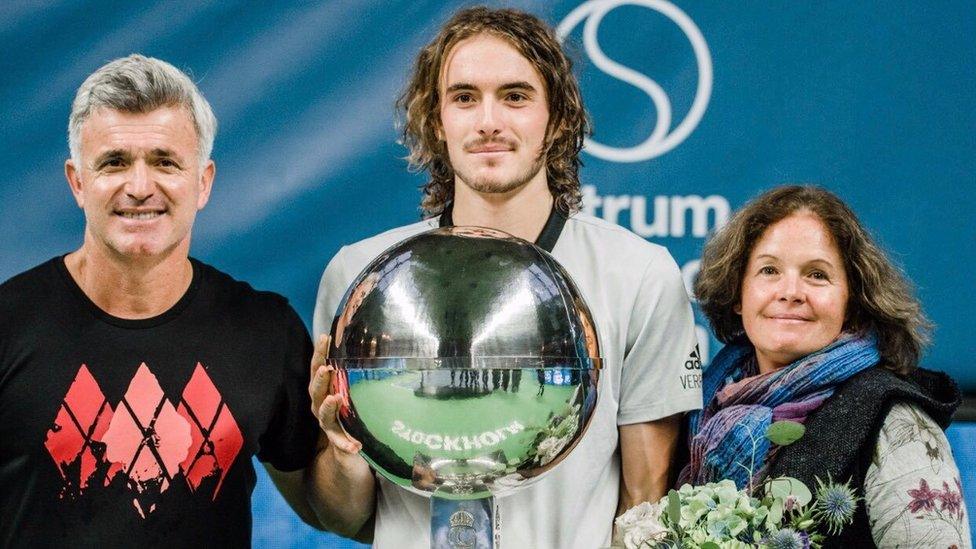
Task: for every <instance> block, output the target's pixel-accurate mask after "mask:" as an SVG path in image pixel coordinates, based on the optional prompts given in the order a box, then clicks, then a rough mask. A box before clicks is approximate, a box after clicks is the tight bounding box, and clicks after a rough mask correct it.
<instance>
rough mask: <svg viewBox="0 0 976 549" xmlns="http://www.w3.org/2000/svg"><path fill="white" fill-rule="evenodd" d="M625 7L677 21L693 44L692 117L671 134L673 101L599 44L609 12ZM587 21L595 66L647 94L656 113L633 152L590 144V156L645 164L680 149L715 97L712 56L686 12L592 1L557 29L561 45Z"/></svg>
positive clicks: (648, 0) (655, 0)
mask: <svg viewBox="0 0 976 549" xmlns="http://www.w3.org/2000/svg"><path fill="white" fill-rule="evenodd" d="M623 5H635V6H643V7H646V8H650V9H652V10H655V11H657V12H659V13H661V14H662V15H664V16H666V17H667V18H668V19H670V20H671V21H673V22H674V23H675V24H676V25H677V26H678V27H679V28H680V29H681V31H682V32H684V34H685V36H686V37H687V38H688V41H689V42H691V47H692V50H693V51H694V52H695V61H696V62H697V64H698V87H697V89H696V90H695V99H694V101H692V104H691V108H690V109H689V110H688V114H686V115H685V117H684V119H682V120H681V122H680V123H679V124H678V125H677V126H675V127H674V129H672V128H671V121H672V112H671V100H670V99H668V95H667V94H666V93H665V92H664V89H663V88H662V87H661V85H660V84H658V83H657V82H655V81H654V80H652V79H651V78H649V77H648V76H646V75H644V74H641V73H639V72H637V71H635V70H634V69H631V68H629V67H625V66H624V65H621V64H620V63H617V62H616V61H614V60H612V59H610V58H609V57H608V56H607V55H606V54H605V53H604V52H603V49H602V48H600V43H599V42H598V40H597V30H598V29H599V28H600V22H601V21H602V20H603V17H604V16H605V15H606V14H607V13H609V12H610V11H611V10H613V9H615V8H617V7H619V6H623ZM584 20H585V21H586V23H585V24H584V25H583V48H584V50H585V51H586V55H587V56H588V57H589V58H590V60H591V61H592V62H593V64H594V65H595V66H596V67H597V68H598V69H600V70H601V71H603V72H604V73H606V74H607V75H609V76H612V77H614V78H616V79H618V80H621V81H623V82H626V83H628V84H631V85H633V86H634V87H636V88H638V89H640V90H641V91H643V92H644V93H646V94H647V96H648V97H649V98H650V99H651V101H653V102H654V108H655V109H656V110H657V121H656V123H655V125H654V129H653V130H652V131H651V134H650V135H649V136H648V137H647V139H645V140H644V142H642V143H640V144H638V145H636V146H633V147H611V146H609V145H604V144H602V143H598V142H597V141H594V140H593V139H589V138H587V139H586V152H588V153H589V154H592V155H593V156H595V157H597V158H600V159H602V160H607V161H610V162H641V161H644V160H650V159H651V158H655V157H658V156H661V155H662V154H664V153H666V152H668V151H670V150H671V149H674V148H675V147H677V146H678V145H680V144H681V142H682V141H684V140H685V138H687V137H688V136H689V135H690V134H691V132H693V131H694V130H695V127H696V126H698V122H700V121H701V119H702V116H703V115H704V114H705V109H706V108H707V107H708V100H709V99H710V98H711V95H712V56H711V54H710V53H709V51H708V44H707V43H706V42H705V37H704V36H702V33H701V31H700V30H699V29H698V26H697V25H695V23H694V21H692V20H691V18H690V17H688V16H687V15H686V14H685V12H683V11H681V10H680V9H678V7H676V6H675V5H674V4H671V3H670V2H666V1H664V0H589V1H588V2H585V3H583V4H582V5H580V6H579V7H577V8H576V9H574V10H573V11H572V12H570V14H569V15H567V16H566V18H565V19H563V21H562V22H561V23H560V24H559V26H558V27H557V29H556V34H557V35H558V36H559V39H560V40H564V39H565V38H566V36H567V35H568V34H569V33H570V32H572V31H573V29H575V28H576V27H577V26H578V25H579V24H580V22H582V21H584Z"/></svg>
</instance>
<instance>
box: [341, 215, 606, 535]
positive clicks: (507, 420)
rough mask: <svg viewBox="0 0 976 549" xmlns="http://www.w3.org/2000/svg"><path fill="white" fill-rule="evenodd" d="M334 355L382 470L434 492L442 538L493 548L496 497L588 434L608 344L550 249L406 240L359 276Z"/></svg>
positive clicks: (429, 236) (355, 420) (500, 242)
mask: <svg viewBox="0 0 976 549" xmlns="http://www.w3.org/2000/svg"><path fill="white" fill-rule="evenodd" d="M332 342H333V346H332V349H331V352H330V358H329V359H328V362H329V363H330V364H331V365H333V366H335V367H336V369H337V375H335V376H333V379H334V386H333V392H335V393H336V394H339V395H341V396H342V397H343V404H342V405H341V406H340V410H339V419H340V422H341V424H342V426H343V428H345V430H346V431H347V432H348V433H349V434H350V435H351V436H352V437H354V438H356V439H357V440H359V441H360V442H362V444H363V450H362V455H363V457H364V458H365V459H366V460H367V461H368V462H369V463H370V464H371V465H372V466H373V467H374V468H375V469H376V471H378V472H379V473H380V474H382V475H383V476H384V477H386V478H387V479H389V480H390V481H392V482H394V483H396V484H398V485H400V486H402V487H403V488H404V489H407V490H410V491H412V492H414V493H417V494H420V495H423V496H428V497H431V546H432V547H476V546H477V547H492V546H497V545H498V538H497V532H494V529H493V522H494V510H493V505H492V497H493V496H504V495H506V494H508V493H510V492H512V491H514V490H518V489H519V488H522V487H525V486H528V485H529V484H531V483H533V482H536V481H538V480H539V479H540V478H541V477H542V476H543V475H544V474H545V473H546V472H548V471H549V470H551V469H552V468H553V467H554V466H555V465H557V464H558V463H559V462H560V461H561V460H562V459H563V458H565V457H566V455H567V454H568V453H569V452H570V450H572V448H573V447H574V446H575V445H576V443H577V442H578V441H579V440H580V438H581V437H582V435H583V432H584V431H585V430H586V426H587V424H588V422H589V419H590V417H591V415H592V413H593V410H594V408H595V406H596V397H597V381H598V373H599V369H600V358H599V357H600V351H599V345H598V343H597V338H596V332H595V330H594V324H593V320H592V317H591V315H590V312H589V309H588V308H587V307H586V304H585V303H584V302H583V299H582V297H581V296H580V293H579V290H578V289H577V288H576V286H575V284H574V283H573V281H572V280H571V279H570V277H569V275H568V274H567V273H566V271H565V270H564V269H563V268H562V267H561V266H560V265H559V264H558V263H557V262H556V260H555V259H553V258H552V256H550V255H549V254H548V253H546V252H545V251H543V250H542V249H540V248H538V247H537V246H535V245H533V244H531V243H529V242H526V241H524V240H521V239H519V238H515V237H513V236H511V235H508V234H507V233H503V232H501V231H496V230H493V229H485V228H480V227H449V228H440V229H434V230H432V231H429V232H426V233H423V234H420V235H417V236H414V237H412V238H408V239H407V240H404V241H402V242H400V243H399V244H396V245H394V246H393V247H391V248H389V249H388V250H386V251H385V252H383V253H382V254H381V255H380V256H379V257H377V258H376V259H375V260H373V262H372V263H370V264H369V265H368V266H367V267H366V269H365V270H363V272H362V273H360V274H359V276H358V277H356V279H355V280H354V281H353V283H352V285H351V286H350V288H349V290H348V291H347V292H346V295H345V297H344V298H343V300H342V303H341V304H340V305H339V308H338V311H337V313H336V317H335V319H334V320H333V323H332Z"/></svg>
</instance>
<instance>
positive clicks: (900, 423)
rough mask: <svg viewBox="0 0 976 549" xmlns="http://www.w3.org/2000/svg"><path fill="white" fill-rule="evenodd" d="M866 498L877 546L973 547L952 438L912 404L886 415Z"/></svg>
mask: <svg viewBox="0 0 976 549" xmlns="http://www.w3.org/2000/svg"><path fill="white" fill-rule="evenodd" d="M864 500H865V504H866V506H867V510H868V516H869V518H870V521H871V533H872V535H873V537H874V542H875V543H876V544H877V545H878V547H933V548H936V547H939V548H957V549H963V548H971V547H972V541H971V539H970V536H969V519H968V517H967V515H966V503H965V501H964V500H963V496H962V486H961V485H960V483H959V469H958V468H957V467H956V462H955V460H953V459H952V451H951V450H950V449H949V441H948V440H947V439H946V436H945V433H943V432H942V429H940V428H939V426H938V425H937V424H936V423H935V422H934V421H933V420H932V418H930V417H929V416H928V415H927V414H926V413H925V412H924V411H922V410H921V409H919V408H916V407H915V406H913V405H910V404H896V405H895V406H894V407H893V408H892V409H891V412H889V413H888V417H887V418H885V422H884V425H883V426H882V427H881V433H880V434H879V435H878V444H877V446H876V447H875V453H874V459H873V460H872V462H871V465H870V466H869V467H868V471H867V475H866V476H865V479H864Z"/></svg>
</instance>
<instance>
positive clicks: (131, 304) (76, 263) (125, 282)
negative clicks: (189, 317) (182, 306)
mask: <svg viewBox="0 0 976 549" xmlns="http://www.w3.org/2000/svg"><path fill="white" fill-rule="evenodd" d="M188 247H189V246H188V243H185V244H181V245H180V246H178V247H177V248H175V249H173V250H170V252H169V253H167V254H165V256H163V257H153V258H124V257H117V256H115V255H114V254H112V252H108V251H106V250H103V249H101V247H99V246H96V245H95V244H94V243H92V242H91V241H89V240H88V239H87V238H86V241H85V243H84V244H83V245H82V247H81V248H79V249H78V250H76V251H74V252H72V253H70V254H68V255H67V256H65V258H64V263H65V266H66V267H67V268H68V272H69V273H70V274H71V277H72V278H73V279H74V281H75V282H76V283H77V284H78V286H79V287H80V288H81V290H82V291H83V292H84V293H85V295H86V296H88V298H89V299H91V300H92V302H93V303H94V304H95V305H97V306H98V308H100V309H102V310H103V311H105V312H106V313H108V314H110V315H112V316H114V317H118V318H126V319H141V318H152V317H154V316H157V315H160V314H162V313H164V312H166V311H167V310H169V309H170V308H171V307H172V306H173V305H176V303H177V302H178V301H179V300H180V298H181V297H183V294H185V293H186V291H187V289H188V288H189V287H190V283H191V282H192V280H193V265H192V264H191V263H190V260H189V258H188V257H187V250H188Z"/></svg>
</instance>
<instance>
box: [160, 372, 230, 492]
mask: <svg viewBox="0 0 976 549" xmlns="http://www.w3.org/2000/svg"><path fill="white" fill-rule="evenodd" d="M176 411H177V412H178V413H179V414H180V415H181V416H183V418H184V419H186V422H187V423H188V424H189V425H190V433H191V436H192V437H193V443H192V444H191V445H190V452H189V454H188V455H187V457H186V459H185V460H184V461H183V463H181V464H180V467H181V468H182V469H183V471H184V476H185V478H186V482H187V484H189V485H190V489H192V490H193V491H196V490H197V489H198V488H200V486H201V485H202V484H203V483H204V481H205V480H206V479H208V478H211V477H213V478H216V480H217V486H216V487H215V488H214V492H213V497H214V499H216V498H217V492H218V491H220V486H221V484H223V482H224V477H225V476H227V471H228V469H230V464H231V463H233V462H234V458H236V457H237V453H238V452H239V451H240V450H241V446H243V445H244V438H243V437H242V436H241V431H240V429H239V428H238V427H237V422H236V421H234V416H233V415H232V414H231V413H230V408H228V407H227V405H226V404H225V403H224V401H223V399H222V398H221V396H220V392H219V391H217V388H216V387H215V386H214V384H213V382H212V381H211V380H210V377H209V376H207V372H206V371H205V370H204V369H203V366H202V365H201V364H199V363H197V367H196V369H195V370H194V371H193V376H192V377H191V378H190V382H189V383H187V384H186V388H185V389H183V401H182V402H180V405H179V407H178V408H177V409H176Z"/></svg>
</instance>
